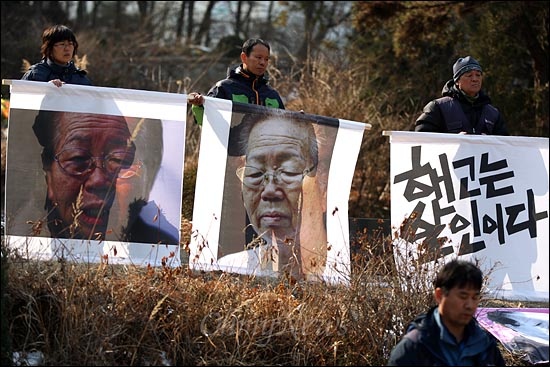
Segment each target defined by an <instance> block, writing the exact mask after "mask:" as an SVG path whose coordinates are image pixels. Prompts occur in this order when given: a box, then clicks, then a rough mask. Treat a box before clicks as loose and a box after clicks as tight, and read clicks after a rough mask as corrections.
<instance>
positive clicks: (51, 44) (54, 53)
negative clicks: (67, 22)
mask: <svg viewBox="0 0 550 367" xmlns="http://www.w3.org/2000/svg"><path fill="white" fill-rule="evenodd" d="M77 50H78V42H77V41H76V36H75V35H74V33H73V31H72V30H71V29H69V28H68V27H66V26H64V25H54V26H52V27H50V28H47V29H46V30H44V32H43V33H42V46H41V47H40V52H41V53H42V60H40V62H38V63H36V64H34V65H32V66H31V67H30V68H29V70H27V72H25V74H24V75H23V76H22V77H21V80H31V81H37V82H50V83H53V84H55V85H56V86H57V87H61V86H62V85H63V84H65V83H67V84H80V85H92V82H91V81H90V79H88V76H87V75H86V74H87V73H86V71H85V70H82V69H79V68H78V67H76V65H75V63H74V60H73V59H74V57H75V56H76V52H77Z"/></svg>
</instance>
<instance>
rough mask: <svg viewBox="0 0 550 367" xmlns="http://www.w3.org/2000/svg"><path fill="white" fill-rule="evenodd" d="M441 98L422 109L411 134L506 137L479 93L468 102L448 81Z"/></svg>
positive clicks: (492, 109) (501, 121)
mask: <svg viewBox="0 0 550 367" xmlns="http://www.w3.org/2000/svg"><path fill="white" fill-rule="evenodd" d="M441 95H442V96H443V97H441V98H438V99H435V100H433V101H431V102H429V103H428V104H427V105H426V106H425V107H424V110H423V111H422V114H421V115H420V117H419V118H418V119H417V120H416V123H415V129H414V130H415V131H421V132H439V133H460V132H463V131H464V132H466V133H468V134H478V135H479V134H487V135H509V133H508V130H507V128H506V123H505V121H504V119H503V117H502V114H501V113H500V111H499V110H498V109H497V108H496V107H494V106H493V105H492V104H491V99H490V98H489V96H487V95H486V94H485V93H484V92H483V91H480V92H479V94H478V96H477V97H476V98H475V99H473V100H471V99H469V98H468V97H467V96H466V95H465V94H464V93H462V92H461V91H460V90H459V89H458V88H457V87H456V86H455V83H454V81H453V80H449V81H448V82H447V83H446V84H445V86H444V87H443V90H442V91H441Z"/></svg>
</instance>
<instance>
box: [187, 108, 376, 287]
mask: <svg viewBox="0 0 550 367" xmlns="http://www.w3.org/2000/svg"><path fill="white" fill-rule="evenodd" d="M369 127H370V125H368V124H364V123H361V122H355V121H347V120H341V119H335V118H328V117H324V116H318V115H311V114H306V113H303V112H302V113H301V112H294V111H289V110H281V109H274V108H267V107H263V106H256V105H249V104H241V103H233V102H231V101H227V100H221V99H214V98H206V101H205V113H204V120H203V126H202V134H201V142H200V152H199V165H198V172H197V181H196V188H195V203H194V209H193V210H194V211H193V233H192V235H191V244H190V251H191V252H190V257H189V258H190V260H189V266H190V267H191V268H192V269H201V270H223V271H228V272H234V273H239V274H254V275H260V276H278V275H281V274H285V275H288V276H290V277H292V278H294V279H312V280H315V279H324V280H327V281H330V282H334V283H340V282H346V281H348V280H349V275H350V243H349V228H348V227H349V224H348V200H349V193H350V189H351V182H352V178H353V172H354V170H355V164H356V161H357V157H358V154H359V148H360V146H361V141H362V138H363V133H364V131H365V129H368V128H369Z"/></svg>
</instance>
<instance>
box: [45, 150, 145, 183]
mask: <svg viewBox="0 0 550 367" xmlns="http://www.w3.org/2000/svg"><path fill="white" fill-rule="evenodd" d="M54 159H55V161H56V162H57V164H59V167H61V169H62V170H63V171H64V172H65V173H67V174H68V175H71V176H85V175H88V174H90V173H92V172H93V170H94V169H96V168H102V169H103V170H104V171H105V172H107V174H109V175H110V176H111V177H118V178H130V177H132V176H135V175H136V174H137V172H130V169H131V168H132V167H133V165H132V163H133V162H134V152H133V151H117V152H112V153H109V154H107V155H105V156H103V157H94V156H92V154H91V153H90V152H89V151H87V150H85V149H78V148H74V149H65V150H62V151H61V152H60V153H57V154H56V155H55V156H54ZM140 167H141V166H140Z"/></svg>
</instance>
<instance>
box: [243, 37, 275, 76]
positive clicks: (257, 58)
mask: <svg viewBox="0 0 550 367" xmlns="http://www.w3.org/2000/svg"><path fill="white" fill-rule="evenodd" d="M241 61H242V63H243V67H244V69H245V70H248V71H249V72H251V73H252V74H254V75H258V76H260V75H263V74H264V73H265V71H266V69H267V64H269V49H268V48H267V47H265V46H264V45H262V44H257V45H256V46H254V47H253V48H252V52H251V53H250V56H246V54H245V53H244V52H242V53H241Z"/></svg>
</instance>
